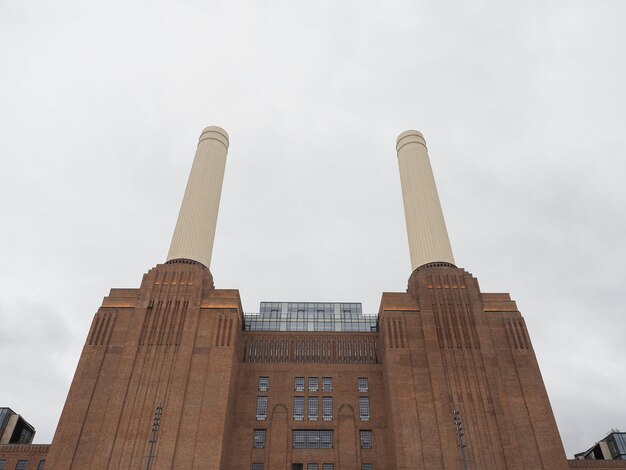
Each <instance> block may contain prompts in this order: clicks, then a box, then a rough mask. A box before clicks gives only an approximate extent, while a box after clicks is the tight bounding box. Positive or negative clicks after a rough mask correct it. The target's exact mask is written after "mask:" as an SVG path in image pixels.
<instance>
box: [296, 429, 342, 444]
mask: <svg viewBox="0 0 626 470" xmlns="http://www.w3.org/2000/svg"><path fill="white" fill-rule="evenodd" d="M292 438H293V448H294V449H332V448H333V430H332V429H294V430H293V431H292Z"/></svg>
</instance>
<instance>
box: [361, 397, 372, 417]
mask: <svg viewBox="0 0 626 470" xmlns="http://www.w3.org/2000/svg"><path fill="white" fill-rule="evenodd" d="M359 417H360V418H361V421H369V420H370V399H369V398H367V397H360V398H359Z"/></svg>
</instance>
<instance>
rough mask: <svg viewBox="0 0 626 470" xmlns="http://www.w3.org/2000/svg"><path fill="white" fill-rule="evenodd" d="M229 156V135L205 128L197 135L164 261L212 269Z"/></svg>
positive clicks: (211, 128)
mask: <svg viewBox="0 0 626 470" xmlns="http://www.w3.org/2000/svg"><path fill="white" fill-rule="evenodd" d="M227 153H228V134H227V133H226V131H225V130H224V129H222V128H220V127H215V126H211V127H207V128H205V129H204V130H203V131H202V134H201V135H200V141H199V142H198V148H197V149H196V156H195V157H194V160H193V165H192V167H191V173H190V174H189V181H188V182H187V189H185V196H184V198H183V203H182V205H181V207H180V213H179V214H178V221H177V222H176V228H175V229H174V236H173V237H172V244H171V245H170V251H169V253H168V255H167V261H170V260H174V259H190V260H193V261H197V262H199V263H202V264H203V265H204V266H206V267H207V268H210V267H211V255H212V253H213V240H214V239H215V226H216V224H217V213H218V211H219V207H220V196H221V194H222V182H223V181H224V169H225V167H226V154H227Z"/></svg>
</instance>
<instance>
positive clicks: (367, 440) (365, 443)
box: [360, 430, 372, 449]
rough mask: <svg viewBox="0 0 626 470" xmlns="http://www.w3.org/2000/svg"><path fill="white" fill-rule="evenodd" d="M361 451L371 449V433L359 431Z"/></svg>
mask: <svg viewBox="0 0 626 470" xmlns="http://www.w3.org/2000/svg"><path fill="white" fill-rule="evenodd" d="M360 433H361V449H371V448H372V431H370V430H365V431H361V432H360Z"/></svg>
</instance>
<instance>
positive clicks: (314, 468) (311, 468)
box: [306, 463, 320, 470]
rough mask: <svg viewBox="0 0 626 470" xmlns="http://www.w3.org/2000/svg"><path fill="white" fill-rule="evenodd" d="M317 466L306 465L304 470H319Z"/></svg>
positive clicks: (313, 464)
mask: <svg viewBox="0 0 626 470" xmlns="http://www.w3.org/2000/svg"><path fill="white" fill-rule="evenodd" d="M319 468H320V467H319V465H317V464H316V463H307V464H306V470H319Z"/></svg>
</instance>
